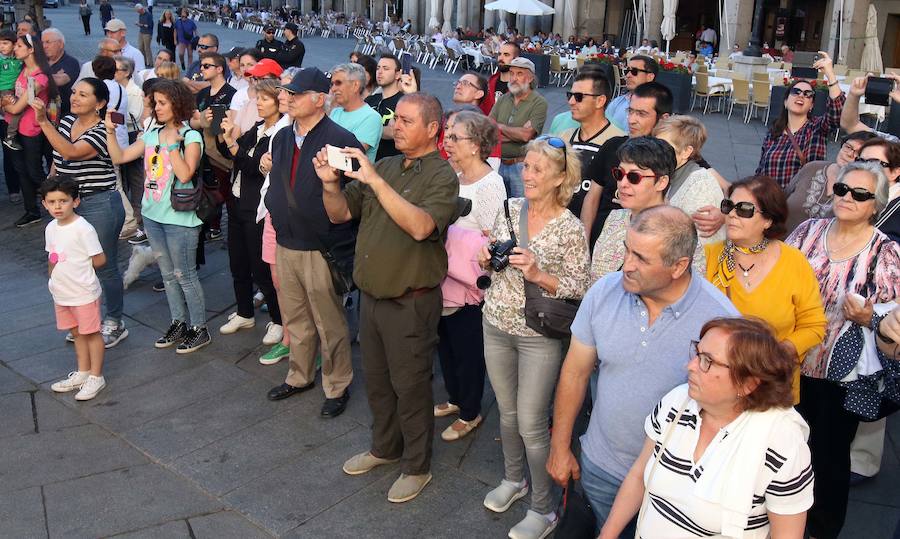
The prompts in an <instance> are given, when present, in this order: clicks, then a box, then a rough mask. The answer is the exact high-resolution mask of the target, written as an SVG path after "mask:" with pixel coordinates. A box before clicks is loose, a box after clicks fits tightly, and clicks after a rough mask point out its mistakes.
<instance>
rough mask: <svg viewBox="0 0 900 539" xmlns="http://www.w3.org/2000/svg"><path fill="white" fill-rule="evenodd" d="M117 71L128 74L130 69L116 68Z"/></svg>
mask: <svg viewBox="0 0 900 539" xmlns="http://www.w3.org/2000/svg"><path fill="white" fill-rule="evenodd" d="M116 71H121V72H122V73H127V72H128V68H127V67H117V68H116Z"/></svg>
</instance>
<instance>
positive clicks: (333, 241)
mask: <svg viewBox="0 0 900 539" xmlns="http://www.w3.org/2000/svg"><path fill="white" fill-rule="evenodd" d="M279 88H280V89H281V91H282V92H283V94H282V95H281V98H282V99H284V98H287V100H288V115H289V116H290V117H291V120H292V122H293V123H292V127H291V128H290V129H288V128H285V129H281V130H280V131H278V132H277V133H276V134H275V136H274V138H273V139H272V150H271V154H272V168H271V170H270V172H269V190H268V191H267V192H266V199H265V202H266V208H268V210H269V215H270V216H271V218H272V226H273V227H274V228H275V237H276V241H277V247H276V251H275V257H276V267H277V268H278V279H279V281H280V286H281V289H280V290H279V292H278V301H279V304H280V307H281V316H282V321H283V325H284V330H285V331H286V332H287V333H288V335H290V338H291V344H290V346H291V355H290V366H289V367H288V373H287V377H286V378H285V381H284V383H283V384H281V385H279V386H276V387H274V388H272V389H271V390H270V391H269V394H268V398H269V399H270V400H281V399H285V398H287V397H290V396H291V395H295V394H297V393H301V392H303V391H306V390H309V389H312V388H313V386H314V385H315V378H316V364H315V362H316V348H317V346H318V347H320V348H321V351H322V388H323V389H324V390H325V402H324V403H323V405H322V412H321V414H322V416H323V417H328V418H331V417H336V416H338V415H340V414H341V413H342V412H343V411H344V408H345V407H346V406H347V401H348V400H349V399H350V393H349V390H348V387H349V386H350V382H351V381H352V380H353V366H352V363H351V355H350V335H349V330H348V328H347V319H346V318H345V316H344V308H343V304H342V301H341V299H342V298H341V296H339V295H338V294H337V293H336V292H335V289H334V284H333V281H332V279H331V272H330V270H329V262H328V261H326V258H325V256H324V255H325V254H328V255H330V256H331V257H332V258H333V260H335V261H336V263H337V265H338V266H339V267H342V268H344V270H345V271H347V272H348V273H349V270H350V269H351V268H352V267H353V251H354V249H355V246H356V228H357V227H356V224H355V223H353V222H345V223H341V224H332V223H331V221H330V220H329V219H328V214H327V213H326V212H325V206H324V203H323V199H322V181H321V180H320V179H319V177H318V176H317V174H316V170H315V168H314V167H313V157H314V156H315V155H316V152H318V151H319V150H320V149H321V148H322V147H323V146H325V145H326V144H333V145H335V146H338V147H340V148H343V147H351V148H360V149H362V146H361V145H360V144H359V142H357V140H356V137H355V136H354V135H353V133H351V132H349V131H347V130H346V129H344V128H343V127H341V126H339V125H338V124H337V123H335V122H334V121H333V120H331V119H330V118H329V117H328V115H326V114H325V100H326V98H327V96H328V92H329V90H330V89H331V80H330V79H329V78H328V77H327V76H325V74H324V73H322V72H321V71H319V69H318V68H315V67H313V68H308V69H304V70H302V71H300V73H298V74H297V75H296V76H294V80H292V81H291V83H290V84H287V85H284V86H280V87H279ZM285 94H287V95H285ZM340 181H341V183H347V182H349V179H346V178H345V179H342V180H340Z"/></svg>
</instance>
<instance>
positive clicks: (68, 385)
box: [41, 176, 106, 401]
mask: <svg viewBox="0 0 900 539" xmlns="http://www.w3.org/2000/svg"><path fill="white" fill-rule="evenodd" d="M41 198H42V199H43V204H44V208H46V209H47V211H48V212H49V213H50V215H51V216H52V217H53V221H51V222H50V224H49V225H47V229H46V231H45V232H44V237H45V240H46V250H47V254H48V256H47V259H48V260H47V269H48V272H49V274H50V282H49V287H50V294H51V295H52V296H53V303H54V305H55V307H56V327H57V328H59V329H61V330H64V331H69V330H71V332H72V335H73V336H74V337H75V358H76V360H77V363H78V367H77V369H76V370H74V371H72V372H70V373H69V376H68V377H67V378H66V379H65V380H60V381H59V382H56V383H55V384H53V385H52V386H50V389H52V390H53V391H56V392H57V393H66V392H69V391H75V390H76V389H77V390H79V391H78V393H77V394H76V395H75V400H79V401H86V400H90V399H93V398H94V397H95V396H97V393H99V392H100V390H102V389H103V388H104V387H106V380H105V379H104V378H103V372H102V369H103V353H104V350H105V348H104V344H103V337H102V336H101V335H100V294H101V288H100V279H98V278H97V273H96V272H95V271H94V270H95V269H96V268H99V267H101V266H103V265H104V264H106V255H105V254H103V248H102V247H100V238H98V237H97V231H96V230H94V227H93V226H91V224H90V223H88V222H87V220H85V219H84V218H83V217H81V216H80V215H78V214H76V213H75V208H77V207H78V204H79V203H80V202H81V199H79V198H78V185H77V184H76V183H75V181H74V180H73V179H72V178H68V177H65V176H51V177H49V178H47V181H45V182H44V184H43V185H42V186H41Z"/></svg>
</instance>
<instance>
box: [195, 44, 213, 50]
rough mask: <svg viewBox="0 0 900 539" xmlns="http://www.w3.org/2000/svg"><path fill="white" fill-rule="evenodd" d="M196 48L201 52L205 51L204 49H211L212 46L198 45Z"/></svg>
mask: <svg viewBox="0 0 900 539" xmlns="http://www.w3.org/2000/svg"><path fill="white" fill-rule="evenodd" d="M197 48H198V49H200V50H201V51H205V50H206V49H211V48H213V45H204V44H203V43H198V44H197Z"/></svg>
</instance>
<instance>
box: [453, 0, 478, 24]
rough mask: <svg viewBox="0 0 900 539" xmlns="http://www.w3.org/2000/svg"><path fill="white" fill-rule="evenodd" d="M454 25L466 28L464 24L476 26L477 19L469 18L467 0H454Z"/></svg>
mask: <svg viewBox="0 0 900 539" xmlns="http://www.w3.org/2000/svg"><path fill="white" fill-rule="evenodd" d="M456 26H459V27H461V28H462V29H463V31H465V30H466V26H469V27H471V28H473V29H475V28H478V24H477V21H472V19H470V18H469V0H456Z"/></svg>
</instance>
